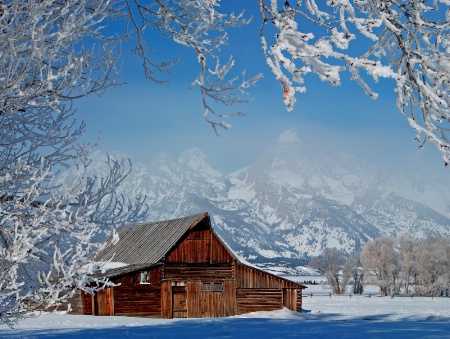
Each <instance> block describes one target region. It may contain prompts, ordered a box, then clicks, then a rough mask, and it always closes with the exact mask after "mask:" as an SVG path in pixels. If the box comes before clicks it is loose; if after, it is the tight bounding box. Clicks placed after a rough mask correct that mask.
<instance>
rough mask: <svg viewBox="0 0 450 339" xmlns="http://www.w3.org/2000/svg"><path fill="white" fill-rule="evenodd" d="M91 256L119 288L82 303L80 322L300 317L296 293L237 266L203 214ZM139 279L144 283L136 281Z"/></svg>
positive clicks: (157, 225) (141, 229)
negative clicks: (256, 314) (284, 313)
mask: <svg viewBox="0 0 450 339" xmlns="http://www.w3.org/2000/svg"><path fill="white" fill-rule="evenodd" d="M118 233H119V241H118V242H114V238H113V237H110V238H109V239H108V240H107V242H106V244H105V246H104V248H103V249H102V250H101V251H100V252H99V253H98V254H97V255H96V256H95V259H96V260H97V261H107V260H113V261H115V262H122V263H125V264H127V266H125V267H121V268H116V269H112V270H108V271H106V272H105V273H103V274H100V275H99V277H100V276H102V277H108V278H109V279H110V280H111V281H112V282H114V283H115V284H120V286H115V287H109V288H106V289H105V290H103V291H99V292H98V293H97V294H96V295H95V296H94V297H91V296H89V295H83V311H84V314H96V315H133V316H156V317H163V318H172V317H224V316H231V315H235V314H242V313H246V312H252V311H259V310H274V309H280V308H282V307H287V308H289V309H291V310H294V311H301V292H302V289H303V288H305V287H304V286H303V285H300V284H297V283H295V282H292V281H289V280H287V279H283V278H280V277H278V276H276V275H273V274H270V273H267V272H264V271H262V270H260V269H257V268H254V267H251V266H249V265H246V264H244V263H241V262H240V261H239V260H238V258H237V257H236V256H235V255H234V254H233V252H232V251H231V250H230V249H229V248H228V247H227V246H226V245H225V244H224V243H223V241H222V240H221V239H220V237H219V236H218V235H217V234H216V233H215V232H214V231H213V230H212V228H211V222H210V218H209V215H208V213H202V214H195V215H192V216H188V217H184V218H178V219H173V220H167V221H160V222H154V223H146V224H140V225H136V226H134V227H132V228H131V227H124V228H123V229H121V230H119V232H118ZM143 277H144V278H145V281H143Z"/></svg>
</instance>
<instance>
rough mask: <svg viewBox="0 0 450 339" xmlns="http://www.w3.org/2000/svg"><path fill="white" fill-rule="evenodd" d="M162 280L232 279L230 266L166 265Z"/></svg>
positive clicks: (231, 267)
mask: <svg viewBox="0 0 450 339" xmlns="http://www.w3.org/2000/svg"><path fill="white" fill-rule="evenodd" d="M161 275H162V277H161V278H162V280H174V281H178V280H183V281H184V280H191V279H193V280H211V279H216V280H227V279H234V270H233V265H232V264H228V263H225V264H209V263H208V264H202V263H200V264H184V263H167V264H166V265H165V266H164V268H163V271H162V273H161Z"/></svg>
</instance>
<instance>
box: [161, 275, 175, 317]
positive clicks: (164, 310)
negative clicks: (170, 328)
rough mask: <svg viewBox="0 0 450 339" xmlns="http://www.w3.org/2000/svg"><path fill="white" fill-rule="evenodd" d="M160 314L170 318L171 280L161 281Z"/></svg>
mask: <svg viewBox="0 0 450 339" xmlns="http://www.w3.org/2000/svg"><path fill="white" fill-rule="evenodd" d="M161 314H162V317H163V318H166V319H169V318H172V282H170V281H163V282H162V283H161Z"/></svg>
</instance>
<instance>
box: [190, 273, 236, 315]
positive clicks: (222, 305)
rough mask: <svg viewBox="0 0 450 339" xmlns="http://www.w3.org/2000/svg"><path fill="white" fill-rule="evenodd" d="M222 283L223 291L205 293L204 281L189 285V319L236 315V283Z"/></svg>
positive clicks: (191, 282)
mask: <svg viewBox="0 0 450 339" xmlns="http://www.w3.org/2000/svg"><path fill="white" fill-rule="evenodd" d="M214 282H221V283H222V291H204V290H203V283H204V282H203V281H189V282H188V284H187V306H188V307H187V310H188V313H187V314H188V318H209V317H229V316H232V315H235V314H236V287H235V283H234V281H218V280H215V281H211V283H212V284H214Z"/></svg>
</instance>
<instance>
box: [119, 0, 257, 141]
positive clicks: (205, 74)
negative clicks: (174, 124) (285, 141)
mask: <svg viewBox="0 0 450 339" xmlns="http://www.w3.org/2000/svg"><path fill="white" fill-rule="evenodd" d="M127 4H128V9H129V13H130V17H131V22H132V26H133V28H134V29H135V31H136V37H137V45H136V48H135V51H136V52H137V53H138V54H139V55H141V56H142V58H143V64H144V69H145V72H146V74H148V77H149V78H153V77H154V72H153V70H152V69H154V68H155V67H156V68H157V69H159V70H160V69H161V68H163V69H166V66H168V64H163V65H162V66H160V67H157V66H155V64H154V63H152V62H151V61H150V59H149V58H147V57H146V54H145V51H146V47H145V40H144V38H143V33H144V30H145V29H147V28H152V27H153V28H156V29H157V30H158V31H159V32H160V33H161V34H162V35H163V36H164V37H166V38H168V39H171V40H173V41H174V42H176V43H178V44H180V45H183V46H186V47H188V48H190V49H191V50H193V51H194V52H195V54H196V58H197V61H198V63H199V65H200V72H199V75H198V76H197V78H196V79H195V81H194V82H193V83H192V85H193V86H199V88H200V91H201V95H202V101H203V106H204V117H205V119H206V121H207V122H208V123H210V124H211V126H212V127H213V128H214V131H215V132H216V134H219V132H220V128H224V129H227V128H229V127H230V125H229V124H228V123H227V122H226V121H225V120H221V121H220V120H219V121H217V120H216V119H217V118H219V119H227V118H229V117H232V116H241V115H244V114H243V113H241V112H236V113H231V114H223V113H219V112H218V111H217V109H215V108H213V107H212V103H216V104H217V103H219V104H223V105H225V106H230V105H233V104H236V103H243V102H248V101H249V99H248V98H247V95H248V93H247V89H248V88H249V87H250V86H253V85H255V84H256V82H257V81H258V80H259V79H260V77H261V74H258V75H255V76H251V77H250V78H246V77H245V72H243V73H242V75H241V77H234V76H230V72H231V70H232V68H233V66H234V61H233V59H232V58H231V57H230V59H229V61H228V62H227V63H225V64H223V65H222V64H220V62H219V55H218V54H219V51H220V48H221V47H222V46H224V45H225V44H227V40H228V36H227V32H226V30H227V29H230V28H234V27H240V26H243V25H246V24H248V23H249V20H246V19H244V14H243V12H242V13H240V14H239V15H234V13H231V14H229V15H226V14H224V13H221V12H220V11H219V9H220V1H218V0H182V1H179V0H178V1H169V0H155V1H150V2H144V1H139V0H134V1H131V0H128V1H127ZM150 66H152V67H150Z"/></svg>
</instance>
